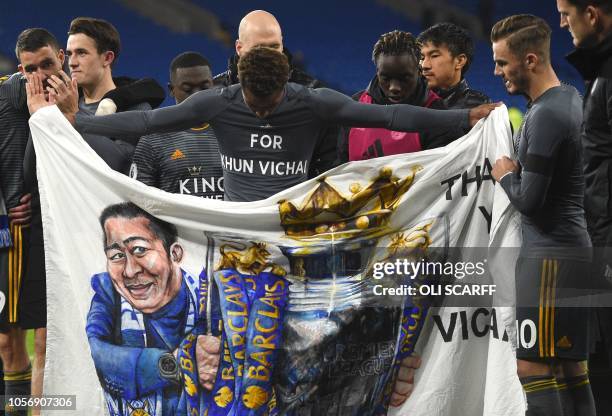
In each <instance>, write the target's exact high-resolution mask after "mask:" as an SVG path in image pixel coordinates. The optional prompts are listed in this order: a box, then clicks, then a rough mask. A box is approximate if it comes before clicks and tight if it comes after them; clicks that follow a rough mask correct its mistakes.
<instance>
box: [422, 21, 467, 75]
mask: <svg viewBox="0 0 612 416" xmlns="http://www.w3.org/2000/svg"><path fill="white" fill-rule="evenodd" d="M417 39H418V41H419V42H421V44H425V43H431V44H433V45H434V46H436V47H440V46H445V47H446V48H448V51H449V52H450V53H451V55H452V57H453V58H456V57H457V56H459V55H461V54H464V55H465V56H466V58H467V60H466V63H465V65H464V66H463V68H461V76H464V75H465V73H466V72H467V71H468V69H470V65H471V63H472V60H473V59H474V41H472V38H471V37H470V35H469V34H468V32H467V30H465V29H464V28H462V27H461V26H457V25H456V24H454V23H448V22H444V23H438V24H436V25H433V26H431V27H430V28H428V29H426V30H424V31H423V33H421V34H420V35H419V37H418V38H417Z"/></svg>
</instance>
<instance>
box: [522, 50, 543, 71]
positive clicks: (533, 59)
mask: <svg viewBox="0 0 612 416" xmlns="http://www.w3.org/2000/svg"><path fill="white" fill-rule="evenodd" d="M539 61H540V58H539V57H538V55H537V54H535V53H528V54H527V55H525V65H526V66H527V68H528V69H533V68H535V66H536V65H537V64H538V62H539Z"/></svg>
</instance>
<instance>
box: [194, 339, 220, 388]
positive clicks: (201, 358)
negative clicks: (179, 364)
mask: <svg viewBox="0 0 612 416" xmlns="http://www.w3.org/2000/svg"><path fill="white" fill-rule="evenodd" d="M220 348H221V340H219V338H217V337H213V336H212V335H198V340H197V342H196V363H197V366H198V378H199V380H200V384H201V385H202V387H204V388H205V389H206V390H212V388H213V386H214V384H215V377H216V376H217V368H219V350H220Z"/></svg>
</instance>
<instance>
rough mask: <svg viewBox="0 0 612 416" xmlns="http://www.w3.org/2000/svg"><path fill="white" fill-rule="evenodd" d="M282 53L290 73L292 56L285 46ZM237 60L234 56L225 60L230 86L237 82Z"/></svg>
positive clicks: (237, 57) (236, 56)
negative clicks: (287, 62)
mask: <svg viewBox="0 0 612 416" xmlns="http://www.w3.org/2000/svg"><path fill="white" fill-rule="evenodd" d="M283 53H284V54H285V56H286V57H287V59H288V60H289V68H290V69H291V71H293V55H291V52H289V50H288V49H287V48H286V47H285V46H283ZM238 59H240V57H239V56H238V55H236V54H234V55H233V56H231V57H230V58H229V59H228V60H227V73H228V75H229V79H230V81H231V82H230V83H231V84H237V83H238V82H239V81H238Z"/></svg>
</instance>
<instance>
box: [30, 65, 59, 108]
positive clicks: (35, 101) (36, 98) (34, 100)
mask: <svg viewBox="0 0 612 416" xmlns="http://www.w3.org/2000/svg"><path fill="white" fill-rule="evenodd" d="M25 76H26V79H27V80H28V82H27V83H26V97H27V99H28V110H30V114H34V113H35V112H37V111H38V110H40V109H41V108H43V107H48V106H50V105H53V104H55V103H54V102H53V101H47V97H45V90H44V88H43V82H42V78H41V77H40V75H38V73H33V74H29V73H26V74H25Z"/></svg>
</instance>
